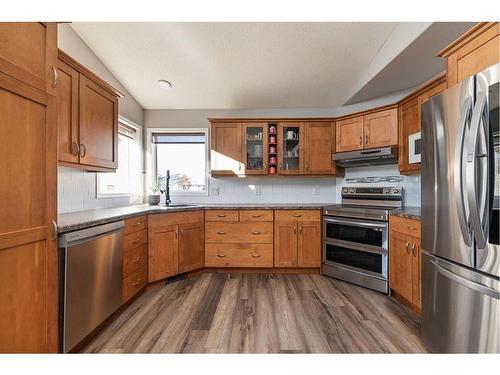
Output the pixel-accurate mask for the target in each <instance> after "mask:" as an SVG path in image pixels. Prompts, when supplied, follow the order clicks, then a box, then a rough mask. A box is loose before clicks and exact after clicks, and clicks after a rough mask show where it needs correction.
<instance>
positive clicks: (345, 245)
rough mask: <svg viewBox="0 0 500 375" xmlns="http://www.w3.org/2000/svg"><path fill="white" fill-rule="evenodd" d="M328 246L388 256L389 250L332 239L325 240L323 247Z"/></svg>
mask: <svg viewBox="0 0 500 375" xmlns="http://www.w3.org/2000/svg"><path fill="white" fill-rule="evenodd" d="M326 245H333V246H340V247H343V248H345V249H348V250H355V251H364V252H367V253H372V254H380V255H388V250H387V249H384V248H381V247H380V248H377V247H376V246H373V247H371V246H363V245H358V244H357V243H356V242H350V241H342V240H335V239H331V238H329V239H323V247H326Z"/></svg>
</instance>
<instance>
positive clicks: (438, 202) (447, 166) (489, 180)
mask: <svg viewBox="0 0 500 375" xmlns="http://www.w3.org/2000/svg"><path fill="white" fill-rule="evenodd" d="M499 76H500V65H494V66H492V67H490V68H489V69H486V70H484V71H483V72H481V73H479V74H476V75H475V76H472V77H470V78H467V79H465V80H463V81H462V82H460V83H458V84H457V85H455V86H453V87H450V88H448V89H447V90H446V91H444V92H443V93H441V94H440V95H436V96H435V97H433V98H431V99H430V100H429V101H428V102H426V103H424V105H423V106H422V142H423V144H422V146H423V148H422V149H423V152H422V199H421V200H422V249H423V255H422V335H423V340H424V342H425V344H426V346H427V348H428V349H429V350H430V351H432V352H436V353H499V352H500V344H499V341H500V325H499V322H500V278H499V277H500V246H499V238H498V237H499V221H498V220H499V208H500V204H499V202H500V143H499V137H500V134H499V119H498V107H499Z"/></svg>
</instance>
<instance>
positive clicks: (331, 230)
mask: <svg viewBox="0 0 500 375" xmlns="http://www.w3.org/2000/svg"><path fill="white" fill-rule="evenodd" d="M388 235H389V233H388V223H387V222H380V221H369V220H359V219H346V218H339V217H329V216H324V217H323V239H324V240H325V241H335V242H338V243H343V244H345V245H347V246H351V245H352V246H357V247H364V248H367V249H372V250H386V249H387V247H388Z"/></svg>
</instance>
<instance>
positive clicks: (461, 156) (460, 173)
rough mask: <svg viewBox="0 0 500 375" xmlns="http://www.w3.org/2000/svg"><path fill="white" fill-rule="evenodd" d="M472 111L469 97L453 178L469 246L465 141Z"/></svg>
mask: <svg viewBox="0 0 500 375" xmlns="http://www.w3.org/2000/svg"><path fill="white" fill-rule="evenodd" d="M471 112H472V98H471V97H468V98H467V99H466V100H465V102H464V104H463V105H462V108H461V110H460V122H459V136H458V138H457V145H456V147H455V162H454V163H453V164H454V165H453V168H454V171H453V178H454V183H453V185H454V188H455V200H456V206H457V216H458V223H459V225H460V231H461V232H462V238H463V240H464V243H465V244H466V245H467V246H471V245H472V233H471V228H470V224H469V218H468V217H467V211H466V209H465V204H466V200H467V198H466V195H465V192H464V190H465V186H466V179H465V177H466V176H465V161H466V157H465V142H466V135H467V132H468V127H467V124H468V122H469V120H470V114H471Z"/></svg>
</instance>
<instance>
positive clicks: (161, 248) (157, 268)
mask: <svg viewBox="0 0 500 375" xmlns="http://www.w3.org/2000/svg"><path fill="white" fill-rule="evenodd" d="M178 240H179V233H178V226H177V225H164V226H158V227H152V228H149V238H148V246H149V249H148V252H149V254H148V271H149V272H148V280H149V282H153V281H157V280H161V279H164V278H166V277H169V276H173V275H177V273H178V243H179V241H178Z"/></svg>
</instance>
